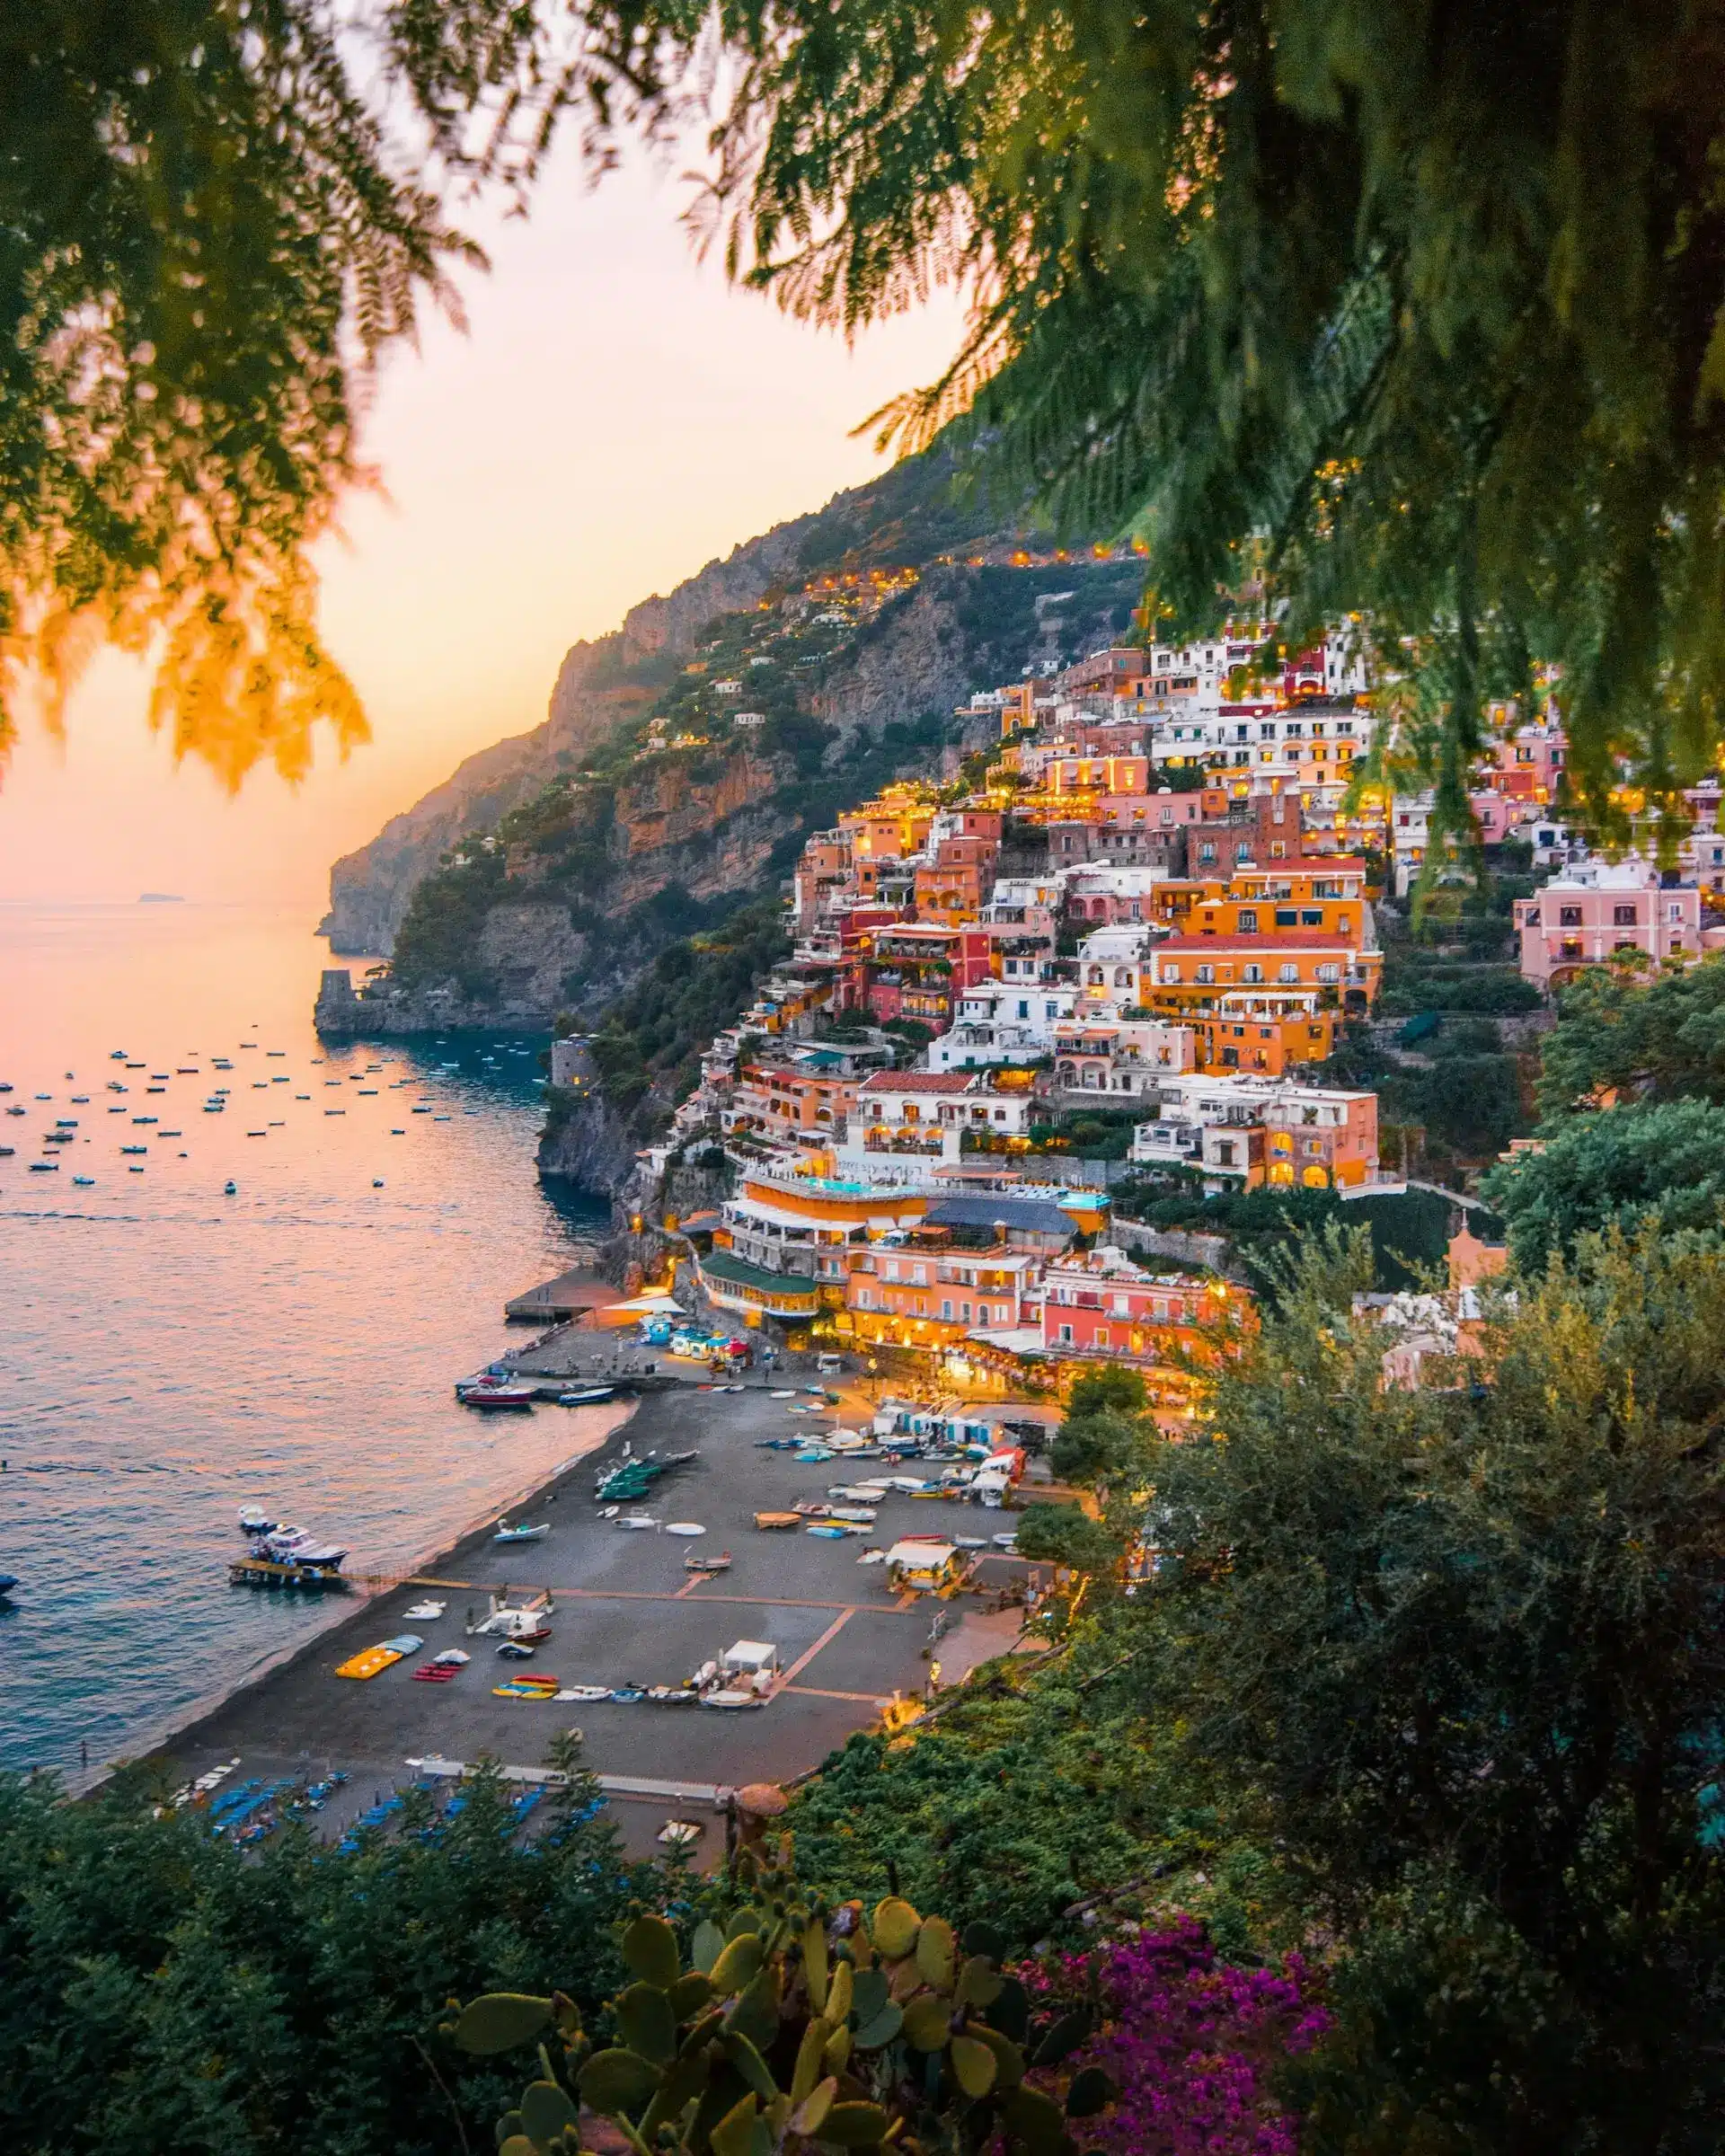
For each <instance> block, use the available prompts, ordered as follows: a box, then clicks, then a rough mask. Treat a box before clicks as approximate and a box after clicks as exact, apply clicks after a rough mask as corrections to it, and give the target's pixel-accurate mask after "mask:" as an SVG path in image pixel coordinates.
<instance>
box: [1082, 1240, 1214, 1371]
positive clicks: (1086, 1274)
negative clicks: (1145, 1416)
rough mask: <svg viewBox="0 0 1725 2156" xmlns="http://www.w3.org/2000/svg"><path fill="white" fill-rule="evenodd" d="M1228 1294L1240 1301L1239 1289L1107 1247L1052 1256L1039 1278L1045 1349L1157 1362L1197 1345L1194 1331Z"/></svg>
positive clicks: (1211, 1317) (1211, 1319) (1207, 1320)
mask: <svg viewBox="0 0 1725 2156" xmlns="http://www.w3.org/2000/svg"><path fill="white" fill-rule="evenodd" d="M1230 1294H1233V1295H1234V1296H1235V1297H1237V1298H1240V1299H1242V1300H1244V1299H1245V1290H1244V1289H1243V1288H1233V1289H1230V1288H1229V1287H1228V1286H1226V1285H1225V1283H1224V1282H1222V1281H1220V1280H1207V1279H1196V1278H1193V1277H1191V1276H1190V1275H1189V1274H1170V1275H1164V1276H1161V1277H1158V1276H1157V1275H1155V1274H1154V1273H1149V1272H1146V1270H1145V1269H1144V1268H1143V1267H1142V1266H1139V1265H1135V1264H1134V1263H1133V1262H1132V1260H1131V1259H1129V1258H1128V1257H1127V1256H1126V1254H1125V1252H1124V1251H1121V1250H1114V1249H1112V1248H1110V1247H1107V1246H1104V1247H1103V1248H1102V1249H1101V1250H1093V1251H1092V1252H1091V1253H1090V1254H1089V1255H1088V1256H1084V1255H1080V1254H1076V1253H1075V1254H1074V1255H1072V1256H1069V1257H1065V1258H1057V1259H1050V1260H1049V1263H1048V1270H1047V1272H1046V1273H1045V1275H1044V1276H1043V1301H1042V1345H1043V1348H1044V1350H1045V1351H1046V1352H1047V1353H1048V1354H1049V1355H1053V1356H1061V1357H1064V1356H1114V1357H1118V1358H1119V1359H1121V1360H1123V1361H1127V1362H1142V1363H1157V1362H1161V1361H1163V1359H1164V1358H1165V1357H1166V1356H1168V1354H1169V1353H1170V1352H1171V1351H1172V1350H1174V1349H1177V1348H1183V1349H1186V1350H1188V1351H1190V1350H1191V1349H1193V1348H1195V1347H1198V1346H1199V1334H1200V1329H1201V1328H1203V1327H1206V1326H1208V1325H1213V1324H1214V1323H1215V1322H1216V1320H1217V1319H1218V1318H1219V1317H1220V1316H1221V1314H1222V1312H1223V1311H1224V1309H1225V1307H1226V1303H1227V1299H1228V1297H1229V1295H1230Z"/></svg>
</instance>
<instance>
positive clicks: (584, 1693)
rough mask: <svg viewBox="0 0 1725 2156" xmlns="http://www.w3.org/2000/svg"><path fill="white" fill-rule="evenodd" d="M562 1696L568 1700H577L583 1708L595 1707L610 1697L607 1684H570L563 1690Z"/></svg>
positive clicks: (609, 1688)
mask: <svg viewBox="0 0 1725 2156" xmlns="http://www.w3.org/2000/svg"><path fill="white" fill-rule="evenodd" d="M562 1696H563V1697H564V1698H565V1699H568V1700H578V1701H580V1703H581V1704H582V1705H583V1706H587V1707H597V1705H598V1703H599V1701H601V1700H608V1699H609V1698H610V1697H611V1687H610V1686H609V1685H608V1684H571V1685H569V1686H567V1687H566V1688H565V1690H564V1692H563V1695H562Z"/></svg>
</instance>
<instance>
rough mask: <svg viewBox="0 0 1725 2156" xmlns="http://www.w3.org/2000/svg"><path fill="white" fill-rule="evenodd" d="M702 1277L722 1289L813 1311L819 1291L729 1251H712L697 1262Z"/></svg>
mask: <svg viewBox="0 0 1725 2156" xmlns="http://www.w3.org/2000/svg"><path fill="white" fill-rule="evenodd" d="M700 1269H701V1277H702V1278H703V1280H708V1281H712V1282H715V1283H716V1284H717V1285H718V1286H721V1287H733V1288H742V1289H744V1290H746V1291H748V1292H751V1293H753V1294H758V1295H766V1296H771V1297H772V1298H773V1299H774V1301H776V1302H781V1303H783V1302H792V1301H797V1302H801V1303H807V1304H808V1306H809V1309H810V1310H813V1309H814V1308H815V1307H816V1302H817V1298H818V1294H819V1290H818V1288H817V1286H816V1285H815V1283H814V1282H813V1281H812V1280H809V1279H807V1278H805V1277H803V1276H802V1275H801V1274H797V1273H773V1272H769V1271H768V1270H767V1268H765V1266H764V1265H750V1264H748V1263H747V1261H746V1260H745V1259H741V1258H735V1257H733V1256H732V1255H731V1253H730V1251H729V1250H714V1251H713V1252H712V1254H711V1255H710V1256H709V1257H705V1258H703V1259H701V1260H700Z"/></svg>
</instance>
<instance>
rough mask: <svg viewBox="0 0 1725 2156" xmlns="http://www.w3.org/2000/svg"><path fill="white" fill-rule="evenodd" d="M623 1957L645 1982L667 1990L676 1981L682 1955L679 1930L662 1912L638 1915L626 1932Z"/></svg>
mask: <svg viewBox="0 0 1725 2156" xmlns="http://www.w3.org/2000/svg"><path fill="white" fill-rule="evenodd" d="M623 1958H624V1960H625V1961H626V1962H627V1963H628V1964H629V1966H630V1967H631V1968H632V1970H633V1971H634V1973H635V1975H637V1976H639V1977H640V1978H641V1982H642V1983H643V1984H657V1985H658V1986H659V1990H660V1991H661V1992H668V1991H669V1990H670V1988H671V1986H672V1985H673V1984H675V1983H676V1982H677V1975H678V1973H679V1972H680V1970H681V1969H682V1966H683V1959H682V1957H681V1955H679V1954H678V1952H677V1933H676V1932H675V1931H672V1929H671V1927H670V1926H669V1925H668V1923H667V1922H665V1919H664V1918H663V1917H662V1916H638V1917H637V1918H636V1919H635V1921H634V1922H633V1923H632V1924H631V1925H630V1926H629V1928H628V1930H627V1931H625V1932H624V1935H623Z"/></svg>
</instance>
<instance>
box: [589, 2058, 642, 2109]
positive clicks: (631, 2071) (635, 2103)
mask: <svg viewBox="0 0 1725 2156" xmlns="http://www.w3.org/2000/svg"><path fill="white" fill-rule="evenodd" d="M658 2088H659V2069H658V2067H657V2066H655V2065H654V2064H653V2063H652V2061H651V2060H650V2059H643V2058H642V2057H641V2054H640V2053H639V2052H638V2051H623V2050H612V2051H596V2052H595V2053H594V2054H593V2056H592V2057H591V2058H590V2059H589V2060H588V2062H587V2064H586V2065H585V2066H583V2067H582V2069H581V2101H582V2102H583V2103H584V2104H586V2105H587V2107H588V2109H589V2110H593V2111H602V2112H604V2113H605V2115H606V2116H607V2117H609V2116H612V2115H614V2114H615V2113H616V2112H619V2111H624V2112H632V2111H640V2110H641V2109H642V2108H643V2107H644V2106H646V2105H647V2104H649V2103H650V2102H651V2100H652V2098H653V2095H654V2093H655V2091H656V2090H658Z"/></svg>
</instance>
